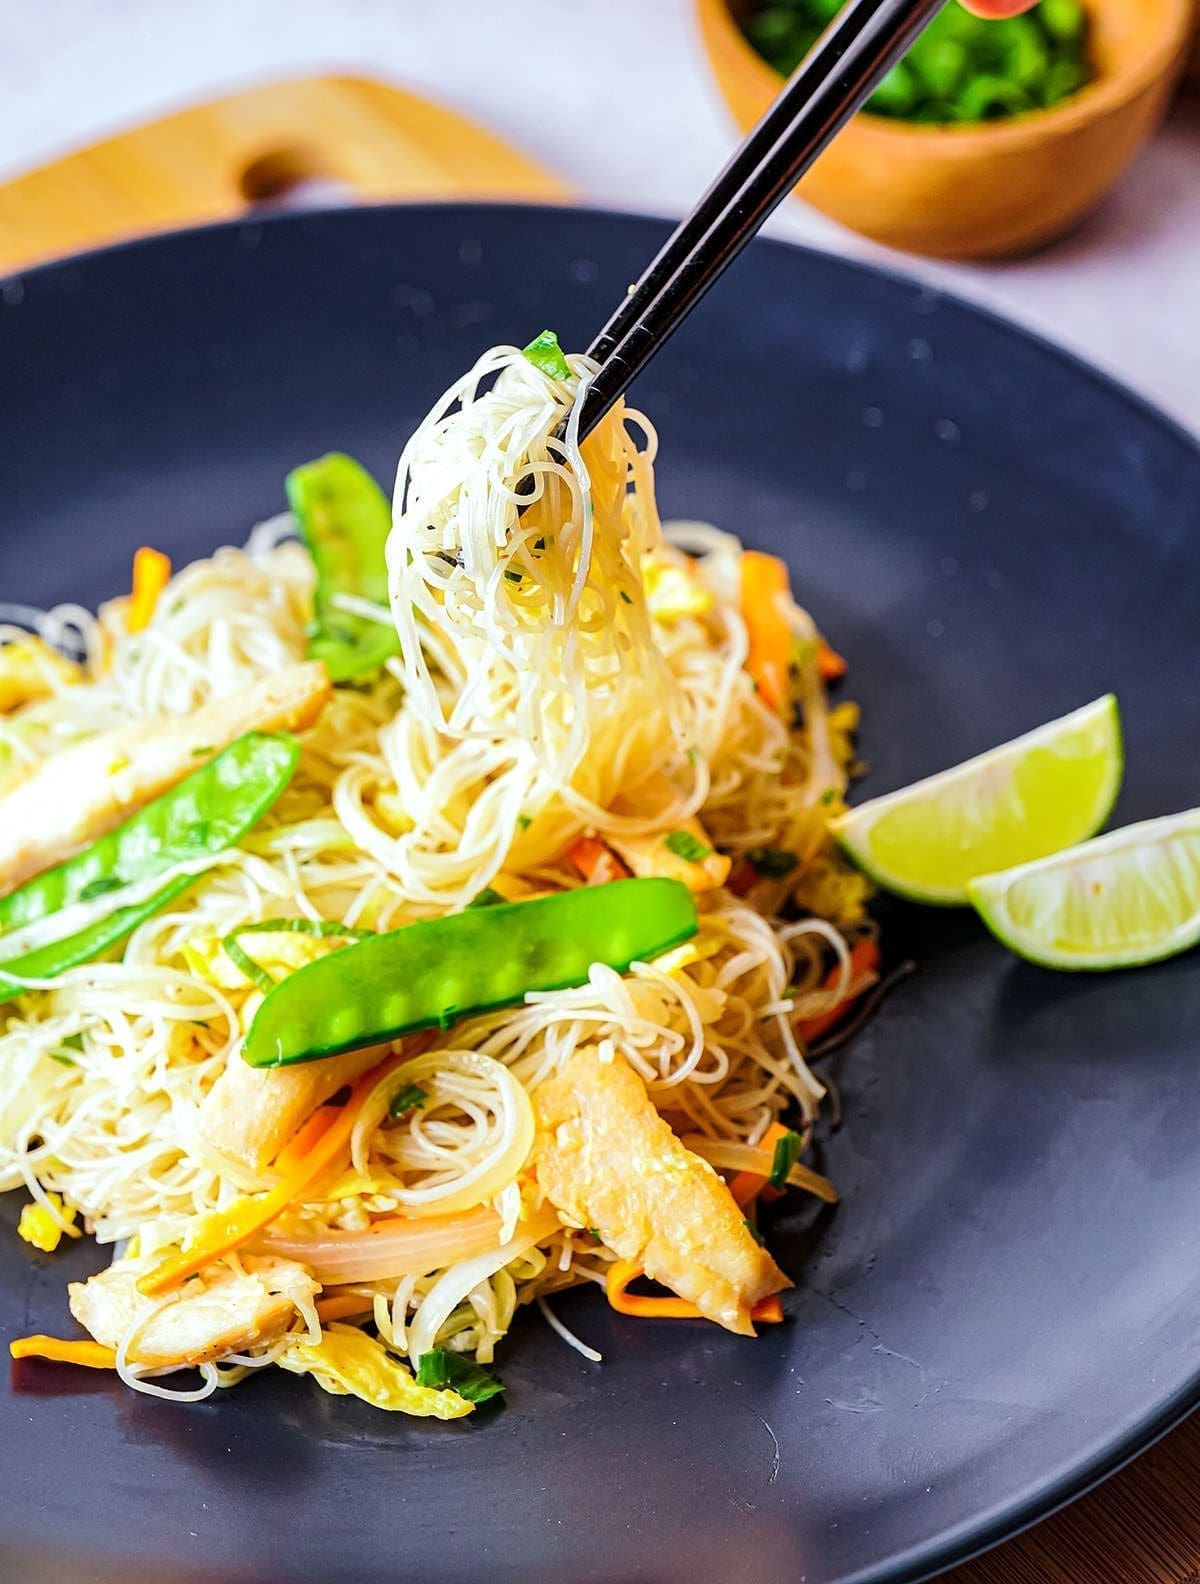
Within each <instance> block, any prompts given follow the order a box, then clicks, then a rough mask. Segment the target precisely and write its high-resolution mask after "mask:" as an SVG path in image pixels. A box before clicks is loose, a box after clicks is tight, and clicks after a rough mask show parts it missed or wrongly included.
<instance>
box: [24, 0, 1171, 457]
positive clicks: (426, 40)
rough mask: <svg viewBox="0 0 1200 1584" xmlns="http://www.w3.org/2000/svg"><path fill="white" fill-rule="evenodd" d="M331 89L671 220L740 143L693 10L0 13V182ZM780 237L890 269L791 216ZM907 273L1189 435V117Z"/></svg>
mask: <svg viewBox="0 0 1200 1584" xmlns="http://www.w3.org/2000/svg"><path fill="white" fill-rule="evenodd" d="M1131 3H1136V0H1131ZM333 70H337V71H353V72H359V73H364V74H368V75H370V74H373V75H376V76H380V77H384V78H387V79H391V80H393V81H396V82H398V83H400V84H401V85H403V86H407V87H413V88H417V89H420V90H423V91H425V92H427V93H430V94H432V95H435V96H437V97H438V98H440V99H441V100H443V101H444V102H446V103H448V104H450V105H452V106H454V107H455V108H457V109H460V110H463V111H466V112H468V113H470V114H472V115H474V116H475V117H476V118H477V119H479V120H481V121H483V122H485V123H486V124H488V125H490V126H491V127H492V128H493V129H494V130H496V131H498V132H500V133H502V134H504V135H505V136H506V137H508V138H509V139H510V140H511V141H513V142H515V143H517V144H519V145H520V146H522V147H523V148H524V149H525V150H526V151H527V152H529V153H530V154H532V155H534V156H535V157H536V158H538V159H540V160H541V161H542V162H543V163H544V164H546V165H548V166H552V167H553V168H554V169H556V170H557V171H558V172H559V173H560V174H561V175H562V176H564V177H565V178H566V179H567V181H568V182H569V183H570V184H571V185H572V186H573V187H575V188H576V189H578V190H579V191H580V193H581V194H583V195H586V196H587V197H589V198H592V199H595V200H598V201H600V202H608V203H612V204H614V205H617V206H619V207H623V208H634V209H645V210H654V211H658V212H662V213H671V214H678V213H680V212H681V211H682V210H684V209H685V208H687V207H688V206H690V204H691V203H692V201H693V200H694V199H695V198H696V197H697V196H698V194H699V193H700V191H701V190H702V188H703V187H704V186H705V185H706V184H707V181H708V179H709V177H710V176H711V175H712V174H713V172H714V171H715V170H716V168H717V166H718V165H719V164H720V162H721V161H722V159H723V158H724V156H725V154H726V153H727V152H728V150H729V149H730V148H731V147H732V145H733V142H734V133H733V129H732V127H731V124H730V122H729V119H728V117H727V115H726V114H725V111H724V107H723V105H722V104H721V102H720V101H719V99H718V96H717V93H716V90H715V87H714V85H713V83H712V81H711V79H710V77H709V75H708V71H707V68H706V65H705V62H704V58H703V56H702V53H701V49H700V44H699V40H698V37H697V34H696V28H695V25H694V20H693V13H692V4H691V0H37V3H30V0H0V179H3V176H4V174H5V173H6V172H12V173H15V172H17V171H18V170H21V169H25V168H27V167H29V166H31V165H34V164H38V163H41V162H42V161H44V160H47V159H50V158H53V157H54V155H56V154H58V153H60V152H65V151H66V150H68V149H69V148H71V147H73V146H78V145H80V144H82V143H86V142H89V141H91V140H92V139H94V138H96V137H98V136H101V135H103V134H106V133H109V132H112V131H114V130H118V129H120V128H121V127H123V126H127V125H130V124H133V123H135V122H137V121H139V120H142V119H146V118H148V117H152V116H154V115H156V114H161V113H162V112H163V111H165V110H168V109H173V108H176V107H178V106H180V105H182V104H184V103H187V102H189V101H195V100H198V99H203V98H206V97H211V96H213V95H215V94H217V93H220V92H224V91H229V90H230V89H232V88H237V87H242V86H246V85H248V84H250V83H253V82H255V81H258V80H262V79H264V78H270V77H283V76H292V75H299V74H305V73H315V72H321V71H333ZM772 229H773V230H774V231H775V232H776V233H777V234H779V235H784V236H789V237H794V238H797V239H803V240H807V241H814V242H816V243H817V244H818V245H820V246H823V247H827V248H833V249H838V250H841V251H845V252H855V253H858V254H861V255H866V256H879V257H888V255H885V254H884V253H883V252H882V250H880V249H876V248H872V247H870V246H869V245H868V244H865V243H863V242H861V241H859V240H857V239H855V238H854V237H851V236H849V235H848V234H847V233H845V232H843V231H841V230H840V229H838V228H837V227H835V226H833V225H832V224H830V223H829V222H827V221H825V220H823V219H822V218H821V217H820V216H818V215H816V214H813V213H811V212H810V211H808V210H806V209H804V208H802V207H801V206H800V205H799V204H797V203H795V202H791V203H788V204H787V205H785V207H784V210H783V211H782V212H781V213H780V215H779V216H777V217H776V219H775V220H774V221H773V222H772ZM906 267H908V268H911V269H913V270H914V271H917V272H919V273H921V274H923V275H925V276H926V277H928V278H933V279H937V280H939V281H941V282H942V283H943V284H948V285H950V286H951V287H952V288H953V289H954V290H957V291H958V292H960V293H962V294H964V295H966V296H970V297H974V298H977V299H980V300H983V301H986V302H988V303H990V304H992V305H994V306H997V307H999V308H1001V309H1002V310H1003V311H1005V312H1007V313H1009V314H1010V315H1011V316H1012V317H1014V318H1016V319H1020V320H1022V321H1024V322H1025V323H1027V324H1030V325H1033V326H1034V327H1036V328H1038V329H1040V330H1042V331H1044V332H1045V333H1047V334H1049V335H1051V336H1052V337H1053V338H1055V339H1057V340H1059V341H1061V342H1063V343H1065V344H1067V345H1069V346H1071V347H1072V348H1074V349H1075V350H1077V351H1080V352H1082V353H1083V354H1084V355H1085V356H1087V357H1089V358H1090V359H1091V360H1093V361H1094V362H1096V363H1099V364H1101V365H1103V366H1104V367H1106V368H1108V369H1110V370H1112V371H1113V372H1115V373H1117V374H1118V375H1120V376H1121V377H1122V378H1123V379H1125V380H1126V381H1127V382H1128V383H1129V384H1131V385H1133V386H1134V387H1136V388H1137V389H1139V390H1141V391H1142V392H1144V393H1145V394H1147V395H1149V396H1151V397H1153V398H1154V399H1155V400H1156V401H1158V402H1159V403H1160V404H1161V405H1162V406H1163V407H1165V408H1166V409H1167V410H1168V411H1169V412H1172V413H1173V414H1174V415H1175V416H1176V417H1178V418H1180V419H1182V420H1183V421H1184V422H1185V423H1186V424H1188V425H1189V426H1190V427H1191V428H1192V429H1193V430H1196V431H1200V99H1198V98H1197V97H1195V96H1193V97H1192V98H1190V99H1189V100H1188V101H1186V102H1185V103H1183V104H1181V105H1180V106H1179V107H1178V108H1177V110H1176V112H1175V113H1174V115H1173V117H1172V119H1171V122H1170V124H1169V126H1168V128H1167V130H1166V131H1165V132H1164V133H1163V134H1162V135H1161V136H1160V138H1159V139H1158V141H1157V143H1156V144H1155V146H1154V147H1153V148H1152V149H1151V150H1150V151H1149V152H1148V153H1147V154H1146V155H1144V156H1143V158H1142V159H1141V160H1140V161H1139V162H1138V164H1137V165H1136V166H1135V167H1134V169H1133V170H1132V171H1131V173H1130V174H1129V175H1128V176H1127V177H1126V179H1125V182H1124V183H1123V185H1122V187H1121V189H1120V191H1119V193H1118V194H1117V196H1116V197H1115V198H1114V199H1113V200H1112V201H1110V203H1109V204H1108V205H1107V206H1106V207H1105V209H1104V210H1103V211H1102V213H1101V214H1099V215H1098V216H1097V217H1096V218H1095V219H1094V220H1092V221H1090V222H1089V223H1088V224H1087V225H1086V226H1085V227H1084V228H1083V229H1082V230H1081V231H1080V232H1078V233H1077V234H1076V235H1075V236H1073V237H1071V238H1069V239H1068V240H1067V241H1065V242H1063V243H1059V244H1058V245H1057V246H1055V247H1053V248H1051V249H1050V250H1048V251H1047V252H1045V253H1043V254H1041V255H1039V256H1038V257H1035V258H1032V259H1027V260H1024V261H1021V262H1017V263H1012V264H1004V265H992V266H969V267H968V266H943V265H933V264H929V263H923V262H917V261H911V262H908V263H906Z"/></svg>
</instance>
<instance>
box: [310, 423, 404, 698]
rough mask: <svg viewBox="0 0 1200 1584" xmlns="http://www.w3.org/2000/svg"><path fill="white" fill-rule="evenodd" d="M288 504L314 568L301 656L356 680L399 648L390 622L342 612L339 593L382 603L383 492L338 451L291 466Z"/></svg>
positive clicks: (386, 529)
mask: <svg viewBox="0 0 1200 1584" xmlns="http://www.w3.org/2000/svg"><path fill="white" fill-rule="evenodd" d="M286 487H287V498H288V504H289V505H290V506H291V508H292V511H293V513H294V514H295V518H296V521H297V523H298V525H299V528H300V534H301V537H302V538H303V540H304V543H305V545H306V546H307V548H308V553H309V555H311V556H312V558H313V564H314V566H315V567H316V569H317V588H316V594H315V597H314V621H313V625H312V628H311V629H310V632H309V640H308V653H309V658H310V659H312V660H323V661H324V662H325V665H326V667H327V668H328V670H329V675H330V678H331V679H332V681H334V682H359V681H363V680H365V679H367V678H369V677H372V676H374V675H376V674H377V673H378V671H379V670H380V668H381V667H382V665H383V663H384V661H385V660H390V659H391V658H392V656H393V655H397V654H399V653H400V640H399V638H398V637H397V636H396V631H395V628H394V627H393V626H392V624H391V621H390V620H388V621H383V622H379V621H373V620H372V619H371V618H370V617H369V616H362V615H359V614H357V613H356V612H353V611H347V610H342V609H341V608H340V607H339V605H338V596H339V595H352V596H353V597H354V598H356V599H362V600H369V601H370V602H371V603H372V604H373V605H378V606H381V607H382V609H383V610H384V611H386V610H387V608H388V577H387V561H386V559H385V556H384V546H385V545H386V544H387V536H388V534H389V533H390V532H391V527H392V510H391V507H390V506H389V505H388V500H387V497H386V496H385V495H384V493H383V491H382V490H381V489H380V488H379V485H378V484H376V482H375V480H374V479H373V478H372V477H371V475H370V474H369V473H368V472H367V470H366V468H364V467H363V466H362V465H361V463H358V462H356V461H355V460H354V458H353V457H348V456H343V455H342V454H341V453H340V452H336V451H334V452H330V454H329V455H328V456H323V457H318V458H317V460H316V461H315V462H306V463H305V464H304V466H303V467H298V468H294V469H293V470H292V472H290V473H289V474H288V476H287V481H286Z"/></svg>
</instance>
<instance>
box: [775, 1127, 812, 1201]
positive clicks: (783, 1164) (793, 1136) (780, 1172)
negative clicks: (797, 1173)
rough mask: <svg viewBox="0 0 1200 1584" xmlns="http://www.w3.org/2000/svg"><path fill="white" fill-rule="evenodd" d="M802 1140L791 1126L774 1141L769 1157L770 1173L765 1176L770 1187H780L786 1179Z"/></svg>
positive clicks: (797, 1157)
mask: <svg viewBox="0 0 1200 1584" xmlns="http://www.w3.org/2000/svg"><path fill="white" fill-rule="evenodd" d="M803 1143H804V1140H803V1139H802V1138H801V1137H800V1135H799V1133H795V1132H793V1131H792V1129H791V1128H789V1129H788V1130H787V1132H786V1133H785V1134H784V1135H783V1137H782V1138H781V1139H777V1140H776V1141H775V1154H774V1156H773V1157H772V1159H771V1175H770V1176H769V1177H768V1178H767V1181H768V1182H769V1183H770V1185H771V1187H772V1188H782V1187H783V1186H784V1184H785V1183H786V1182H787V1180H788V1173H789V1172H790V1171H791V1169H792V1167H793V1166H794V1165H795V1164H796V1162H797V1160H799V1158H800V1150H801V1147H802V1145H803Z"/></svg>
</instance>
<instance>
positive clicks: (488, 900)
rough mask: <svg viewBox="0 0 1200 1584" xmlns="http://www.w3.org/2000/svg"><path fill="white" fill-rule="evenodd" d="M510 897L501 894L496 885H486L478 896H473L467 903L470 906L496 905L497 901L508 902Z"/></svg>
mask: <svg viewBox="0 0 1200 1584" xmlns="http://www.w3.org/2000/svg"><path fill="white" fill-rule="evenodd" d="M507 900H508V898H507V897H503V896H501V895H500V893H499V891H497V890H496V888H495V886H484V888H483V890H482V891H481V892H480V893H479V895H478V896H476V897H472V898H471V900H470V901H469V902H468V903H467V906H468V907H469V908H481V907H495V906H496V905H497V903H500V902H507Z"/></svg>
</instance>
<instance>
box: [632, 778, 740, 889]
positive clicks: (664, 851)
mask: <svg viewBox="0 0 1200 1584" xmlns="http://www.w3.org/2000/svg"><path fill="white" fill-rule="evenodd" d="M678 796H679V789H678V787H675V786H673V785H672V784H671V782H670V781H669V780H668V779H667V777H666V776H665V775H662V774H656V775H653V776H651V777H649V779H648V780H646V781H644V782H641V783H639V786H638V799H639V801H640V802H641V803H642V805H643V807H644V806H645V802H646V801H649V802H651V804H655V803H657V804H660V805H661V806H662V807H663V808H669V807H670V805H671V803H672V802H673V801H675V800H676V799H677V798H678ZM617 809H618V812H621V813H633V812H634V810H632V809H628V808H622V806H621V804H620V802H618V804H617ZM604 839H605V841H607V843H608V845H609V846H610V847H611V848H612V850H613V851H614V852H615V853H618V854H619V855H620V857H621V858H622V859H623V860H624V862H625V864H626V866H627V868H628V869H629V870H630V872H631V873H633V874H635V875H637V876H638V878H639V879H647V878H649V879H653V878H655V877H657V876H661V877H662V878H663V879H666V880H681V881H682V882H683V884H684V885H685V886H687V888H688V890H689V891H712V890H714V889H715V888H716V887H717V886H722V885H724V884H725V881H726V879H727V878H728V876H729V870H730V867H731V860H730V859H728V858H727V857H725V855H724V854H723V853H719V852H716V851H715V850H714V849H713V844H712V838H711V837H710V836H709V834H708V832H707V831H706V830H705V829H704V826H703V825H701V823H700V821H699V820H698V819H696V818H695V817H694V816H693V817H692V818H690V819H682V820H677V821H675V822H674V824H673V825H672V826H671V828H670V829H669V830H664V831H662V832H661V833H660V834H657V835H653V836H610V835H609V834H608V833H607V831H606V832H605V837H604Z"/></svg>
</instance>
